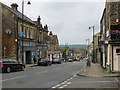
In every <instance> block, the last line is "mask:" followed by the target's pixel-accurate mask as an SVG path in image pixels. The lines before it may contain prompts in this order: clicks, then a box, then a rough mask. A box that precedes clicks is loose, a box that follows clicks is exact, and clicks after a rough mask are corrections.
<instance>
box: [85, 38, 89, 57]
mask: <svg viewBox="0 0 120 90" xmlns="http://www.w3.org/2000/svg"><path fill="white" fill-rule="evenodd" d="M86 41H88V57H87V58H88V59H89V43H90V39H86Z"/></svg>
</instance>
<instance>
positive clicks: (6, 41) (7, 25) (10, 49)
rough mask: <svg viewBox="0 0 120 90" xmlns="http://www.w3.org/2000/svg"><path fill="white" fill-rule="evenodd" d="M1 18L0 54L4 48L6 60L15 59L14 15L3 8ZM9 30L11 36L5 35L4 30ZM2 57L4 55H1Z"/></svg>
mask: <svg viewBox="0 0 120 90" xmlns="http://www.w3.org/2000/svg"><path fill="white" fill-rule="evenodd" d="M2 13H3V18H2V21H3V22H2V25H3V27H2V31H3V35H2V36H3V37H2V40H3V42H2V46H3V48H2V53H4V47H6V50H5V55H6V58H16V56H15V55H16V53H15V31H16V28H15V25H16V24H15V20H14V17H15V15H14V14H13V13H11V12H10V11H9V10H8V9H6V8H4V7H3V11H2ZM8 29H9V30H11V31H12V33H11V34H6V30H8ZM3 56H4V55H3Z"/></svg>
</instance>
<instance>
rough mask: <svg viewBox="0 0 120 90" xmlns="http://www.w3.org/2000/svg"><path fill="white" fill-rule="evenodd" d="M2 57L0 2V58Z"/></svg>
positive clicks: (0, 8)
mask: <svg viewBox="0 0 120 90" xmlns="http://www.w3.org/2000/svg"><path fill="white" fill-rule="evenodd" d="M1 57H2V6H1V4H0V58H1Z"/></svg>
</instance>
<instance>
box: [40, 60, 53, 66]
mask: <svg viewBox="0 0 120 90" xmlns="http://www.w3.org/2000/svg"><path fill="white" fill-rule="evenodd" d="M51 64H52V62H51V61H50V60H49V59H47V58H41V59H39V60H38V66H39V65H46V66H49V65H51Z"/></svg>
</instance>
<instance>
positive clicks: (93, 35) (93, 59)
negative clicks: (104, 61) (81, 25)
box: [89, 26, 95, 62]
mask: <svg viewBox="0 0 120 90" xmlns="http://www.w3.org/2000/svg"><path fill="white" fill-rule="evenodd" d="M91 28H92V29H93V62H94V32H95V30H94V26H91V27H89V29H91Z"/></svg>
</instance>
